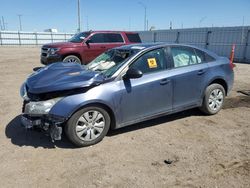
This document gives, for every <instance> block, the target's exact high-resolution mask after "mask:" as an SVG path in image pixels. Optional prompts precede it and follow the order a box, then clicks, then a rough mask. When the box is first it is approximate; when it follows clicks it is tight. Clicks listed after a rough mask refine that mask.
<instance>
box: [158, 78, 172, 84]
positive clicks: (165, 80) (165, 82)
mask: <svg viewBox="0 0 250 188" xmlns="http://www.w3.org/2000/svg"><path fill="white" fill-rule="evenodd" d="M169 82H170V80H169V79H162V80H161V81H160V84H161V85H166V84H168V83H169Z"/></svg>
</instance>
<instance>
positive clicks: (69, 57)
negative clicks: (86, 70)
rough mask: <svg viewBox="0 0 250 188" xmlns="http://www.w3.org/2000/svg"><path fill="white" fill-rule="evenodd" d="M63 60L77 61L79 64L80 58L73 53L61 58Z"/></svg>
mask: <svg viewBox="0 0 250 188" xmlns="http://www.w3.org/2000/svg"><path fill="white" fill-rule="evenodd" d="M63 62H67V63H79V64H81V60H80V59H79V58H78V57H77V56H75V55H68V56H66V57H65V58H64V59H63Z"/></svg>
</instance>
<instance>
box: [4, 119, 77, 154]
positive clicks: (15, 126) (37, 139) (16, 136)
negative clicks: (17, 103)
mask: <svg viewBox="0 0 250 188" xmlns="http://www.w3.org/2000/svg"><path fill="white" fill-rule="evenodd" d="M5 135H6V137H7V138H9V139H11V142H12V144H14V145H17V146H20V147H21V146H32V147H34V148H38V147H43V148H48V149H49V148H56V147H58V148H69V149H73V148H76V147H75V146H74V145H73V144H71V143H70V142H69V141H68V140H67V138H66V137H65V136H64V135H63V136H62V140H60V141H55V142H54V143H53V142H52V141H51V139H50V137H49V136H46V135H45V134H44V133H43V132H39V131H33V130H26V129H25V128H24V127H22V125H21V115H19V116H16V117H15V118H14V119H13V120H11V121H10V122H9V123H8V125H7V126H6V128H5Z"/></svg>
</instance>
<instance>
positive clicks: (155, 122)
mask: <svg viewBox="0 0 250 188" xmlns="http://www.w3.org/2000/svg"><path fill="white" fill-rule="evenodd" d="M189 116H204V114H203V113H202V112H201V111H200V110H199V109H198V108H194V109H191V110H186V111H183V112H178V113H175V114H171V115H166V116H162V117H158V118H155V119H152V120H148V121H144V122H140V123H136V124H134V125H130V126H127V127H123V128H120V129H115V130H111V131H109V132H108V134H107V136H115V135H118V134H123V133H127V132H130V131H135V130H139V129H145V128H148V127H152V126H155V125H159V124H162V123H168V122H171V121H175V120H177V119H182V118H186V117H189Z"/></svg>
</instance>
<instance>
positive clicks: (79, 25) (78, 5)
mask: <svg viewBox="0 0 250 188" xmlns="http://www.w3.org/2000/svg"><path fill="white" fill-rule="evenodd" d="M77 10H78V29H77V31H78V32H80V31H81V10H80V0H77Z"/></svg>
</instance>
